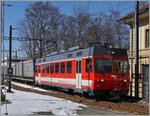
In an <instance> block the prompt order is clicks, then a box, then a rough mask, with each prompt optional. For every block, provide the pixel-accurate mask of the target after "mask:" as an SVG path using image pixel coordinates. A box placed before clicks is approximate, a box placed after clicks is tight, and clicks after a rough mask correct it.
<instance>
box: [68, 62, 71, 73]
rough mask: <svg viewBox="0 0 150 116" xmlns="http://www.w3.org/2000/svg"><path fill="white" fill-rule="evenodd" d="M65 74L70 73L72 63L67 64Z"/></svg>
mask: <svg viewBox="0 0 150 116" xmlns="http://www.w3.org/2000/svg"><path fill="white" fill-rule="evenodd" d="M67 73H72V62H67Z"/></svg>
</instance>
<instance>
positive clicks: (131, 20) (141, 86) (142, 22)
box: [118, 4, 150, 100]
mask: <svg viewBox="0 0 150 116" xmlns="http://www.w3.org/2000/svg"><path fill="white" fill-rule="evenodd" d="M118 22H119V23H120V24H126V25H129V26H130V50H129V63H130V77H131V85H130V92H129V95H130V96H133V97H134V96H135V50H136V35H135V34H136V32H135V13H134V12H132V13H130V14H128V15H126V16H124V17H122V18H121V19H120V20H118ZM149 48H150V41H149V4H146V5H145V6H143V7H141V8H140V9H139V74H140V78H139V79H138V91H139V92H138V97H139V98H142V99H145V100H149V61H150V59H149V55H150V52H149V50H150V49H149Z"/></svg>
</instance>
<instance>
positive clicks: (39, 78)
mask: <svg viewBox="0 0 150 116" xmlns="http://www.w3.org/2000/svg"><path fill="white" fill-rule="evenodd" d="M40 82H41V66H40V65H38V83H40Z"/></svg>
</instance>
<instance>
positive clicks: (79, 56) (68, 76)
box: [35, 46, 130, 96]
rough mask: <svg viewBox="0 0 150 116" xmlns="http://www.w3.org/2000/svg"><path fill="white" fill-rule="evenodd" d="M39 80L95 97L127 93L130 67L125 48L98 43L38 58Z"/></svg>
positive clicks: (37, 81)
mask: <svg viewBox="0 0 150 116" xmlns="http://www.w3.org/2000/svg"><path fill="white" fill-rule="evenodd" d="M35 65H36V71H35V83H36V84H41V85H48V86H55V87H61V88H65V89H68V90H72V91H74V92H79V93H82V94H83V93H87V94H90V95H92V96H103V95H108V96H120V95H127V93H128V90H129V83H130V79H129V66H128V56H127V51H126V50H124V49H117V48H108V47H101V46H95V47H90V48H86V49H78V50H74V51H70V52H66V53H61V54H57V55H51V56H48V57H45V58H40V59H37V60H36V64H35Z"/></svg>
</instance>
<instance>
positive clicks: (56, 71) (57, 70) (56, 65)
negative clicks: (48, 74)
mask: <svg viewBox="0 0 150 116" xmlns="http://www.w3.org/2000/svg"><path fill="white" fill-rule="evenodd" d="M55 73H59V63H56V64H55Z"/></svg>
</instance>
